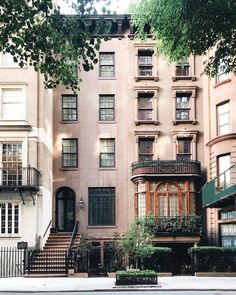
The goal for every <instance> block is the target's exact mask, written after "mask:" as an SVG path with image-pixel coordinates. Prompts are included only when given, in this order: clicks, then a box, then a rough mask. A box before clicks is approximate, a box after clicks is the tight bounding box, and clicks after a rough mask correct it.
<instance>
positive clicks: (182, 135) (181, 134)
mask: <svg viewBox="0 0 236 295" xmlns="http://www.w3.org/2000/svg"><path fill="white" fill-rule="evenodd" d="M172 135H173V159H175V160H177V152H178V140H179V139H180V140H181V139H189V140H190V150H191V157H190V161H196V160H197V135H198V131H197V130H196V131H195V130H194V131H172Z"/></svg>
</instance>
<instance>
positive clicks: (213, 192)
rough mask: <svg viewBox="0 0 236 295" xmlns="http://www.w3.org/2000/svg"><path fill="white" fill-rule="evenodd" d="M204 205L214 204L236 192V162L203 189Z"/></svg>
mask: <svg viewBox="0 0 236 295" xmlns="http://www.w3.org/2000/svg"><path fill="white" fill-rule="evenodd" d="M201 191H202V205H203V207H208V206H214V205H216V204H217V203H220V202H222V201H224V200H225V199H226V198H230V197H231V196H232V197H233V196H234V195H235V194H236V163H235V164H233V165H232V166H231V167H230V168H229V169H227V170H225V171H224V172H223V173H221V174H219V175H217V177H215V178H214V179H212V180H211V181H209V182H207V183H206V184H205V185H204V186H203V187H202V189H201Z"/></svg>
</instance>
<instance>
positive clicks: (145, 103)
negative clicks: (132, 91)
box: [138, 93, 153, 121]
mask: <svg viewBox="0 0 236 295" xmlns="http://www.w3.org/2000/svg"><path fill="white" fill-rule="evenodd" d="M152 102H153V93H148V94H146V93H139V95H138V120H140V121H141V120H144V121H151V120H153V107H152Z"/></svg>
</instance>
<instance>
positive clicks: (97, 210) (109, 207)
mask: <svg viewBox="0 0 236 295" xmlns="http://www.w3.org/2000/svg"><path fill="white" fill-rule="evenodd" d="M88 223H89V225H101V226H102V225H115V188H89V222H88Z"/></svg>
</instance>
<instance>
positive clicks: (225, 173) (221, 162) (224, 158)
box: [216, 154, 231, 191]
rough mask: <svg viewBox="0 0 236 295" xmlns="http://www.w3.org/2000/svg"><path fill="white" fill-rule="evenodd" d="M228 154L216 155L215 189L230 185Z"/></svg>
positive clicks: (222, 188)
mask: <svg viewBox="0 0 236 295" xmlns="http://www.w3.org/2000/svg"><path fill="white" fill-rule="evenodd" d="M230 165H231V164H230V154H226V155H220V156H218V157H217V174H218V177H217V178H216V181H217V190H218V191H221V190H224V189H226V188H227V187H229V186H230V170H229V168H230Z"/></svg>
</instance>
